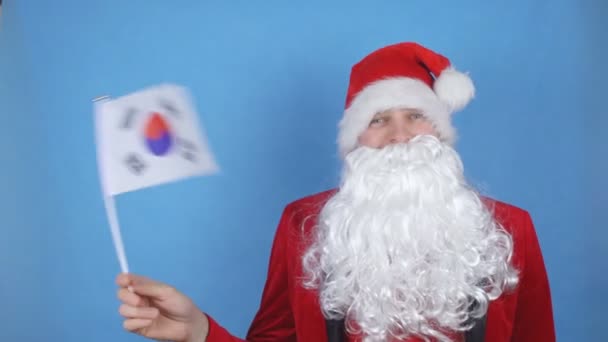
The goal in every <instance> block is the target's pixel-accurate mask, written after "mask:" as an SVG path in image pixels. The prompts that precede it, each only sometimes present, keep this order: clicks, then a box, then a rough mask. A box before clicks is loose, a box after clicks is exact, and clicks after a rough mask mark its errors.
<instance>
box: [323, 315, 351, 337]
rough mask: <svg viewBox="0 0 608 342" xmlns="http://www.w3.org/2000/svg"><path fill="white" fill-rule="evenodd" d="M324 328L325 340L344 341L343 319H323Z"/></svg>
mask: <svg viewBox="0 0 608 342" xmlns="http://www.w3.org/2000/svg"><path fill="white" fill-rule="evenodd" d="M325 330H326V331H327V342H345V341H346V333H345V331H344V320H343V319H340V320H337V319H325Z"/></svg>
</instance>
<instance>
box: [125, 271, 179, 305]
mask: <svg viewBox="0 0 608 342" xmlns="http://www.w3.org/2000/svg"><path fill="white" fill-rule="evenodd" d="M131 287H132V288H133V291H134V292H135V293H136V294H138V295H140V296H146V297H152V298H153V299H156V300H161V301H162V300H164V299H167V298H171V297H172V296H174V295H175V293H177V290H176V289H175V288H173V287H171V286H169V285H167V284H164V283H161V282H157V281H154V280H151V279H148V278H145V277H133V278H131Z"/></svg>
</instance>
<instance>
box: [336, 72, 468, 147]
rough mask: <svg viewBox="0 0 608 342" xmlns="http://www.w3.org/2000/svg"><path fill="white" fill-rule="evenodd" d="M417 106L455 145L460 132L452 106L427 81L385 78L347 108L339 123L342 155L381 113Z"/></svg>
mask: <svg viewBox="0 0 608 342" xmlns="http://www.w3.org/2000/svg"><path fill="white" fill-rule="evenodd" d="M442 74H443V73H442ZM397 108H415V109H419V110H421V111H422V113H423V114H424V115H425V116H426V117H427V118H428V119H429V120H430V121H431V122H432V123H433V124H434V126H435V129H436V130H437V131H438V132H439V135H440V138H441V140H443V141H446V142H448V143H450V144H452V143H453V142H454V141H455V139H456V131H455V129H454V127H452V124H451V121H450V115H451V112H450V108H449V107H448V105H446V104H445V103H444V102H442V101H441V100H440V99H439V97H438V96H437V95H436V94H435V93H434V92H433V90H431V88H430V87H429V86H428V85H427V84H426V83H424V82H422V81H420V80H417V79H414V78H407V77H394V78H387V79H382V80H379V81H376V82H373V83H370V84H369V85H367V86H366V87H365V88H363V90H361V91H360V92H359V93H358V94H357V95H356V96H355V98H354V99H353V100H352V102H351V104H350V106H349V107H348V108H347V109H346V110H345V111H344V116H343V117H342V120H340V123H339V125H338V148H339V151H340V155H341V156H342V157H344V156H346V154H348V153H349V152H350V151H352V150H353V149H354V148H356V147H357V145H358V139H359V135H360V134H361V133H363V131H365V129H366V128H367V127H368V126H369V123H370V121H371V119H372V118H373V117H374V115H376V114H377V113H380V112H383V111H385V110H389V109H397Z"/></svg>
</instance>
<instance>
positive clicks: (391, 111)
mask: <svg viewBox="0 0 608 342" xmlns="http://www.w3.org/2000/svg"><path fill="white" fill-rule="evenodd" d="M412 113H422V110H420V109H418V108H391V109H387V110H383V111H381V112H378V113H376V115H374V116H380V115H399V114H412Z"/></svg>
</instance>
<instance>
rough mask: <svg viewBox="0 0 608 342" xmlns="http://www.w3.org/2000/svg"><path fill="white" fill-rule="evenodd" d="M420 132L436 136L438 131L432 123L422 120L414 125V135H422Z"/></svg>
mask: <svg viewBox="0 0 608 342" xmlns="http://www.w3.org/2000/svg"><path fill="white" fill-rule="evenodd" d="M422 134H430V135H434V136H438V134H439V133H438V132H437V130H436V129H435V127H433V124H432V123H430V122H428V121H424V122H422V123H420V124H419V125H417V126H416V135H422Z"/></svg>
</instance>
